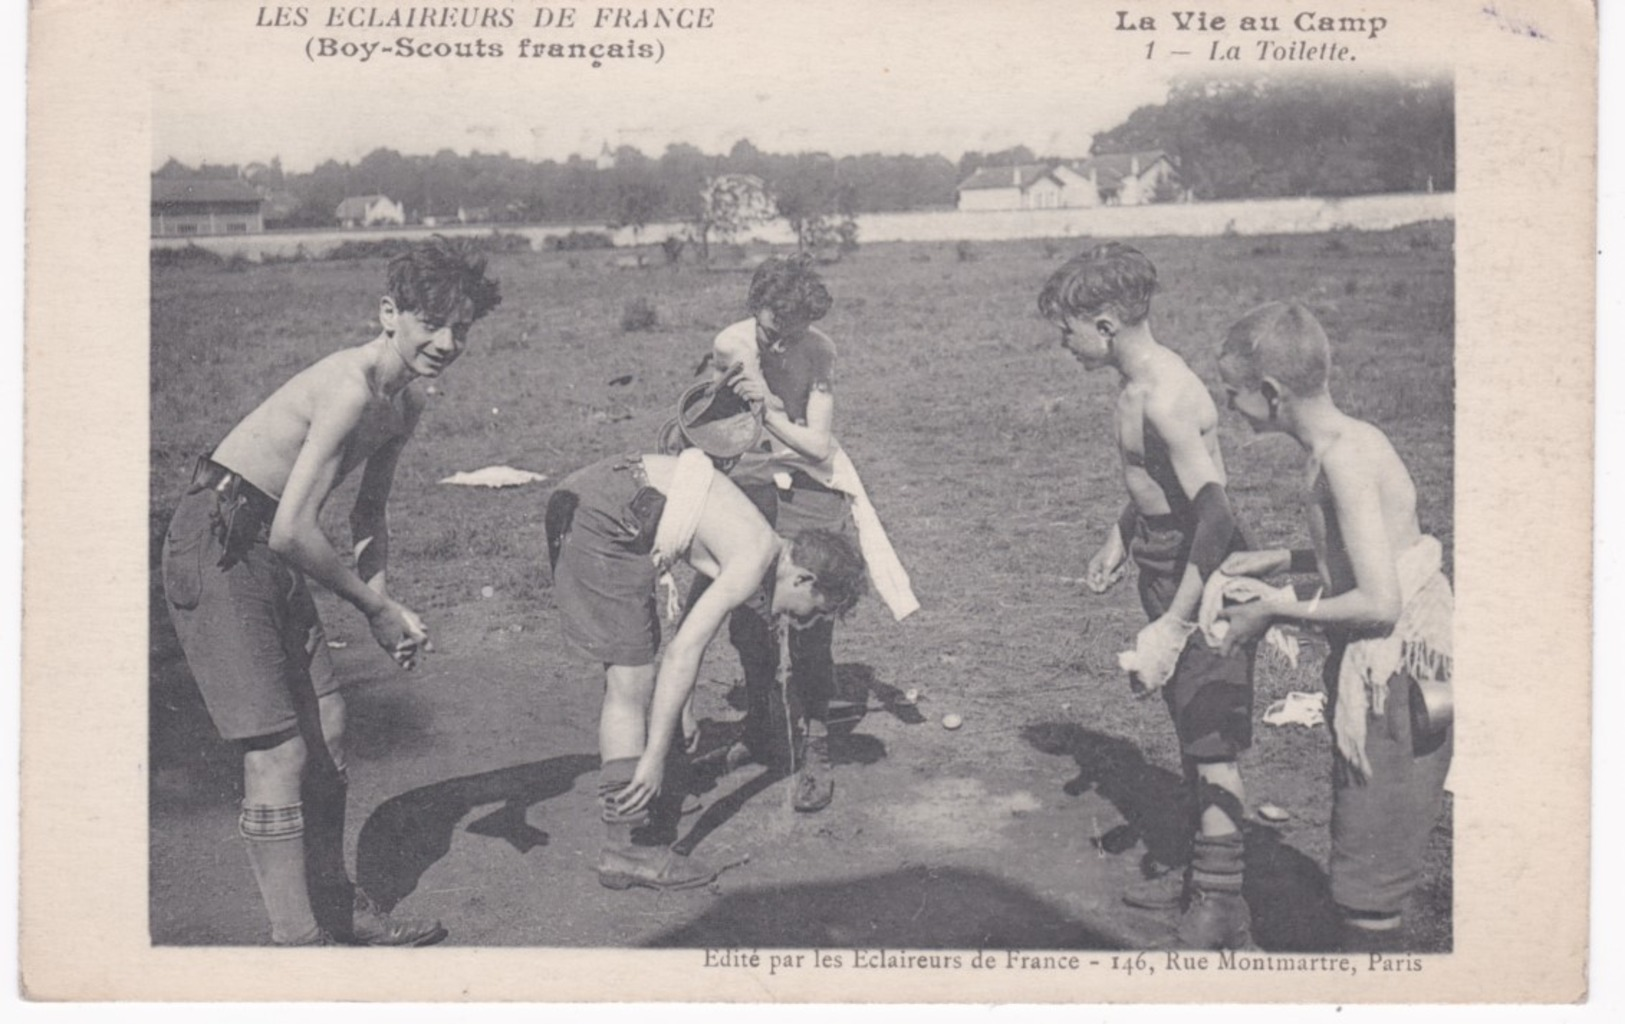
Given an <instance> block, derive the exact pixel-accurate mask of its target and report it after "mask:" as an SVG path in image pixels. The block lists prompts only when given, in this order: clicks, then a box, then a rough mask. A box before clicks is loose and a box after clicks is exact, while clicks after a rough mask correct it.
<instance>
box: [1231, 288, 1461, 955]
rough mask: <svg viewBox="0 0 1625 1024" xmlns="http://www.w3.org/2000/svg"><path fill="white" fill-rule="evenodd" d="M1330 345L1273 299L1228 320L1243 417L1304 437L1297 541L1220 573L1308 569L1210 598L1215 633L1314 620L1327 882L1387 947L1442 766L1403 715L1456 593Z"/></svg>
mask: <svg viewBox="0 0 1625 1024" xmlns="http://www.w3.org/2000/svg"><path fill="white" fill-rule="evenodd" d="M1330 362H1331V355H1330V348H1329V346H1328V345H1327V342H1326V334H1325V332H1324V331H1323V330H1321V327H1320V324H1319V323H1318V322H1316V320H1315V317H1314V315H1313V314H1312V313H1310V312H1309V310H1307V309H1305V308H1304V307H1303V306H1301V305H1299V304H1297V303H1280V302H1272V303H1269V304H1268V305H1265V306H1261V307H1259V308H1258V309H1255V310H1253V311H1252V312H1251V313H1248V314H1247V315H1246V316H1244V317H1243V318H1242V319H1241V320H1239V321H1237V323H1236V324H1235V326H1233V327H1231V328H1230V331H1229V333H1228V334H1227V335H1226V336H1225V340H1224V346H1223V349H1222V351H1221V354H1220V359H1219V370H1220V373H1221V374H1222V375H1223V378H1224V384H1225V388H1226V390H1227V391H1228V392H1229V395H1230V405H1231V407H1232V408H1233V409H1235V410H1236V411H1238V412H1240V413H1241V414H1242V416H1244V417H1245V418H1246V419H1247V421H1248V422H1249V423H1250V424H1252V426H1253V429H1255V430H1258V431H1261V432H1263V431H1279V432H1281V433H1285V434H1287V435H1289V436H1290V437H1292V438H1293V439H1295V440H1296V441H1297V442H1298V443H1299V444H1300V445H1302V446H1303V447H1304V449H1305V450H1306V451H1307V452H1308V453H1309V466H1308V475H1309V488H1310V493H1311V495H1312V502H1311V503H1310V505H1309V536H1310V539H1311V540H1312V542H1313V544H1314V547H1313V549H1312V550H1303V551H1287V550H1274V551H1248V552H1242V553H1239V554H1235V555H1232V556H1230V558H1229V559H1227V560H1226V562H1225V564H1224V565H1223V567H1222V569H1223V571H1224V572H1226V573H1231V574H1246V575H1267V574H1271V573H1279V572H1289V571H1291V572H1300V573H1315V574H1317V575H1318V576H1319V585H1318V586H1316V587H1314V588H1313V589H1312V590H1311V591H1310V592H1309V593H1308V594H1307V595H1306V596H1307V599H1300V596H1299V595H1296V594H1294V595H1293V596H1287V595H1286V594H1284V593H1282V594H1280V595H1279V596H1268V597H1265V598H1263V599H1261V600H1258V601H1255V602H1252V603H1249V604H1239V605H1235V606H1232V607H1230V608H1228V609H1225V610H1224V611H1222V612H1220V613H1219V614H1220V616H1221V617H1223V618H1227V619H1228V620H1229V622H1230V630H1229V633H1228V634H1227V635H1226V636H1225V641H1224V642H1225V647H1226V648H1227V649H1229V648H1233V647H1237V646H1239V645H1242V644H1246V643H1249V642H1251V641H1253V640H1255V639H1256V638H1257V637H1258V636H1259V635H1261V634H1262V633H1263V631H1264V630H1265V629H1266V628H1268V626H1269V625H1270V623H1271V622H1274V621H1276V620H1277V619H1285V620H1289V621H1298V622H1312V623H1317V624H1319V625H1320V626H1321V628H1322V629H1324V630H1325V633H1326V637H1327V640H1328V641H1329V642H1330V644H1331V652H1330V654H1329V655H1328V656H1327V659H1326V674H1325V678H1326V691H1327V702H1326V703H1327V718H1328V719H1329V720H1330V722H1331V725H1332V734H1333V736H1334V737H1335V739H1336V746H1335V749H1334V751H1333V754H1332V853H1331V861H1330V865H1329V871H1328V873H1329V874H1330V876H1331V888H1332V898H1333V899H1334V900H1335V901H1336V902H1337V905H1338V907H1339V908H1340V909H1341V911H1342V931H1343V934H1342V942H1343V946H1344V948H1345V949H1351V950H1368V951H1379V950H1398V949H1400V948H1401V947H1402V946H1403V944H1404V938H1403V934H1402V932H1401V924H1402V913H1401V912H1402V909H1403V904H1404V901H1405V898H1406V897H1407V896H1408V895H1409V894H1410V892H1411V890H1412V889H1414V888H1415V887H1416V885H1417V883H1418V882H1420V881H1421V878H1422V867H1423V856H1424V853H1425V851H1426V848H1427V840H1428V835H1429V833H1430V832H1431V831H1432V829H1433V824H1434V822H1435V821H1436V820H1437V818H1438V816H1439V812H1440V809H1441V807H1442V804H1443V799H1444V797H1443V794H1444V780H1445V774H1446V772H1447V771H1448V770H1449V767H1450V755H1451V748H1452V732H1453V730H1452V729H1451V727H1450V724H1449V722H1448V721H1437V720H1431V721H1430V720H1429V718H1428V716H1427V715H1419V716H1416V719H1415V720H1414V721H1413V714H1412V709H1413V703H1414V704H1417V705H1418V706H1419V705H1420V694H1419V693H1418V692H1417V690H1418V687H1429V688H1439V689H1441V690H1444V692H1448V690H1447V689H1446V688H1447V687H1448V685H1449V680H1450V669H1451V622H1452V615H1453V609H1454V598H1453V596H1452V593H1451V590H1450V583H1449V581H1448V580H1446V579H1445V577H1444V574H1443V572H1442V571H1441V558H1442V549H1441V547H1440V545H1439V542H1438V541H1437V540H1435V539H1434V538H1432V537H1429V536H1426V535H1424V534H1423V533H1422V531H1421V528H1420V526H1419V525H1418V524H1417V519H1416V485H1415V484H1414V483H1413V482H1412V481H1411V476H1410V473H1408V472H1407V471H1406V469H1405V464H1404V463H1403V462H1401V461H1400V458H1399V455H1398V454H1397V453H1396V452H1395V451H1394V447H1393V445H1392V444H1391V443H1389V441H1388V438H1387V437H1386V436H1385V435H1384V434H1383V432H1382V431H1381V430H1379V429H1377V428H1376V427H1374V426H1372V425H1371V424H1369V423H1365V422H1363V421H1361V420H1357V419H1355V418H1353V417H1352V416H1349V415H1348V414H1347V413H1345V412H1343V411H1342V410H1341V409H1339V408H1338V407H1337V405H1336V403H1334V402H1333V401H1332V398H1331V395H1330V394H1329V393H1328V392H1327V389H1326V381H1327V374H1328V370H1329V367H1330Z"/></svg>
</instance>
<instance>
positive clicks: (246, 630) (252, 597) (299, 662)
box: [163, 490, 339, 740]
mask: <svg viewBox="0 0 1625 1024" xmlns="http://www.w3.org/2000/svg"><path fill="white" fill-rule="evenodd" d="M215 510H216V495H215V492H214V491H211V490H199V491H195V492H193V493H191V494H188V495H187V496H186V497H185V498H183V499H181V504H180V507H179V508H177V509H176V510H175V515H174V518H172V519H171V520H170V522H169V532H168V534H167V535H166V536H165V537H164V556H163V581H164V596H165V597H166V598H167V599H168V604H169V615H170V619H171V620H172V621H173V622H174V623H175V632H176V634H177V635H178V636H179V637H180V641H181V649H182V650H184V651H185V652H186V663H187V665H188V666H189V667H190V668H191V670H192V676H193V677H194V678H195V679H196V680H197V684H198V689H199V690H200V691H201V692H202V694H203V702H204V704H205V705H207V707H208V709H209V717H211V718H213V719H214V724H215V728H217V729H219V730H220V735H221V736H223V737H225V738H226V739H228V740H241V739H249V738H252V737H255V736H268V735H272V734H274V733H279V732H284V731H286V730H288V729H292V728H294V727H295V726H297V724H298V716H299V713H300V708H301V707H303V708H304V709H305V713H307V714H308V713H309V712H310V710H312V709H313V708H314V703H315V698H316V697H319V696H325V695H327V694H329V693H333V692H335V691H336V690H338V688H339V680H338V676H337V675H336V674H335V673H334V671H333V661H332V657H331V655H329V653H328V650H327V636H326V634H325V633H324V632H323V631H322V623H321V619H319V618H318V617H317V615H316V604H315V602H313V601H312V600H311V597H310V590H309V588H307V587H306V585H305V577H304V575H303V574H302V573H300V572H299V571H298V570H296V569H294V568H293V567H292V566H290V565H288V563H286V562H284V561H283V560H282V559H281V558H280V557H279V556H277V555H275V554H273V553H272V552H271V549H270V548H269V547H267V546H266V545H265V543H264V542H263V541H256V542H254V543H252V544H249V545H248V546H247V547H246V549H245V550H244V551H243V554H242V557H241V559H239V560H238V561H236V562H235V563H234V564H232V565H231V566H230V567H229V568H225V569H222V568H220V566H219V564H218V563H219V561H220V557H221V554H222V550H223V549H222V546H221V542H220V539H219V537H217V536H216V531H215V529H214V524H213V519H214V515H215Z"/></svg>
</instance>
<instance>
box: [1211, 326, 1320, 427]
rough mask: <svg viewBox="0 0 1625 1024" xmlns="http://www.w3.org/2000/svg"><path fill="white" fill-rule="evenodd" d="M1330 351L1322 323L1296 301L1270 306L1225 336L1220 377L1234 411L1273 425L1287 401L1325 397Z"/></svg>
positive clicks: (1255, 423) (1220, 362) (1256, 423)
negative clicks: (1287, 399)
mask: <svg viewBox="0 0 1625 1024" xmlns="http://www.w3.org/2000/svg"><path fill="white" fill-rule="evenodd" d="M1331 361H1332V356H1331V346H1330V344H1329V343H1328V342H1327V341H1326V332H1325V331H1324V330H1322V329H1321V326H1320V321H1318V320H1316V319H1315V315H1314V314H1313V313H1311V312H1309V310H1308V308H1307V307H1306V306H1304V305H1303V304H1302V303H1298V302H1267V303H1265V304H1264V305H1262V306H1259V307H1258V308H1257V309H1254V310H1252V311H1251V312H1249V313H1248V314H1247V315H1245V316H1243V317H1242V318H1241V319H1240V320H1237V321H1236V322H1235V323H1234V324H1232V325H1231V326H1230V330H1228V331H1226V332H1225V336H1224V344H1223V345H1222V346H1220V349H1219V375H1220V377H1222V378H1223V379H1224V387H1225V391H1226V392H1228V393H1229V396H1230V407H1231V408H1232V409H1235V410H1236V411H1237V412H1239V413H1241V414H1242V415H1243V416H1245V417H1247V419H1248V420H1249V421H1251V422H1252V423H1253V425H1254V426H1259V425H1262V424H1265V423H1271V422H1273V421H1274V420H1275V418H1276V414H1277V413H1278V412H1279V409H1280V403H1281V400H1282V399H1283V398H1288V397H1290V398H1299V399H1301V398H1313V397H1315V396H1317V395H1321V394H1324V393H1325V392H1326V382H1327V377H1328V375H1329V374H1330V372H1331Z"/></svg>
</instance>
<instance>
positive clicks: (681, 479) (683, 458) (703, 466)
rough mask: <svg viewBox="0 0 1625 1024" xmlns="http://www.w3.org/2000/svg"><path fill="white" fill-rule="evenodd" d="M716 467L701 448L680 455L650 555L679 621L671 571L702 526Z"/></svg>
mask: <svg viewBox="0 0 1625 1024" xmlns="http://www.w3.org/2000/svg"><path fill="white" fill-rule="evenodd" d="M715 473H716V467H715V466H713V465H712V464H711V457H710V456H709V455H707V454H705V452H703V451H701V450H700V449H698V448H686V449H684V450H683V452H682V453H681V454H680V455H678V456H677V469H676V471H675V472H673V473H672V478H671V488H670V489H669V490H668V491H667V492H666V507H665V509H664V510H663V511H662V512H661V513H660V525H659V526H657V527H655V540H654V547H653V548H651V549H650V552H649V557H650V558H652V559H654V563H655V571H656V572H658V573H659V574H660V576H659V580H660V590H661V593H662V594H663V595H664V598H665V600H664V604H665V609H666V619H667V620H668V621H671V622H675V621H676V620H677V617H678V616H679V615H681V614H682V611H683V608H682V602H681V600H680V599H679V598H678V596H677V581H676V580H674V579H672V576H671V570H672V567H673V566H675V565H676V564H677V563H678V562H679V561H680V560H682V558H683V556H684V555H686V554H688V547H689V545H690V544H692V543H693V542H694V531H695V530H697V529H699V526H700V515H701V513H703V512H704V511H705V498H706V495H707V494H709V493H710V491H711V477H712V476H713V475H714V474H715Z"/></svg>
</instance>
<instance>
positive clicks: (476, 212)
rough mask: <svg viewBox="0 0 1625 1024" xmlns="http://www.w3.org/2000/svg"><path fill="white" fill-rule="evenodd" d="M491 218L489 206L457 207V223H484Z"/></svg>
mask: <svg viewBox="0 0 1625 1024" xmlns="http://www.w3.org/2000/svg"><path fill="white" fill-rule="evenodd" d="M491 219H492V218H491V208H490V207H489V206H459V207H457V223H459V224H486V223H489V222H490V221H491Z"/></svg>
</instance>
